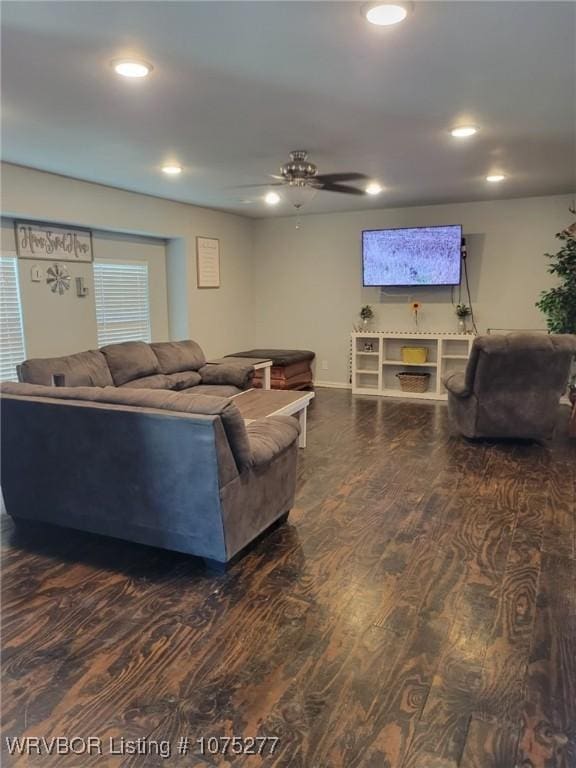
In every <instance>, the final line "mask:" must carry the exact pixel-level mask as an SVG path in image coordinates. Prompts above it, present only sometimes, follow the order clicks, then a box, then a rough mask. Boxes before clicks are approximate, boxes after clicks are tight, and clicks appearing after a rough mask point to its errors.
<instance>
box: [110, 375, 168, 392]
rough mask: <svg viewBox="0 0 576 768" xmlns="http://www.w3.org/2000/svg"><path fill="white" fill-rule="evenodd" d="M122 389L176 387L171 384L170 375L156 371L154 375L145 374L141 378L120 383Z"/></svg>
mask: <svg viewBox="0 0 576 768" xmlns="http://www.w3.org/2000/svg"><path fill="white" fill-rule="evenodd" d="M120 389H175V387H172V386H171V385H170V377H169V376H165V375H164V374H163V373H155V374H154V376H143V377H142V378H141V379H133V380H132V381H127V382H126V384H120Z"/></svg>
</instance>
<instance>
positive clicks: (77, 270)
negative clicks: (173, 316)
mask: <svg viewBox="0 0 576 768" xmlns="http://www.w3.org/2000/svg"><path fill="white" fill-rule="evenodd" d="M92 242H93V249H94V258H95V259H97V260H105V259H112V260H116V261H132V260H136V261H145V262H146V263H147V264H148V277H149V291H150V326H151V332H152V340H153V341H162V340H165V339H168V338H169V323H168V294H167V287H166V248H165V242H164V241H163V240H155V239H152V238H138V237H134V236H126V235H118V234H114V233H106V232H94V233H93V239H92ZM15 250H16V246H15V238H14V226H13V222H12V220H11V219H2V252H3V253H15ZM50 264H51V262H49V261H44V260H40V261H35V260H31V259H19V260H18V278H19V285H20V299H21V303H22V319H23V325H24V336H25V341H26V355H27V356H28V357H46V356H52V355H65V354H69V353H70V352H74V351H76V352H78V351H80V350H83V349H94V348H96V347H97V346H98V338H97V331H96V307H95V300H94V273H93V270H92V264H78V263H70V262H67V263H66V266H67V268H68V271H69V273H70V276H71V278H72V280H71V286H70V290H68V291H66V293H64V294H62V295H61V296H60V295H59V294H57V293H52V291H51V290H50V288H49V287H48V285H47V284H46V281H45V279H44V280H42V281H41V282H32V280H31V269H32V267H33V266H39V267H40V268H41V269H42V271H43V273H44V275H45V274H46V270H47V268H48V267H49V266H50ZM76 277H83V278H84V280H85V282H86V286H87V288H88V295H87V296H84V297H79V296H78V295H77V293H76V283H75V278H76Z"/></svg>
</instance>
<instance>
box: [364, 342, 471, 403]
mask: <svg viewBox="0 0 576 768" xmlns="http://www.w3.org/2000/svg"><path fill="white" fill-rule="evenodd" d="M474 338H475V337H474V335H473V334H470V333H424V332H422V333H420V332H418V331H415V332H414V333H412V332H410V331H407V332H402V331H373V332H369V331H368V332H365V331H360V332H357V333H353V334H352V392H353V393H354V394H357V395H380V396H383V397H405V398H420V399H426V400H446V399H447V398H448V395H447V393H446V389H445V387H444V386H443V384H442V379H443V378H444V377H445V376H447V375H449V374H450V373H455V372H457V371H463V370H464V369H465V367H466V363H467V361H468V358H469V356H470V350H471V349H472V343H473V341H474ZM402 347H426V348H427V350H428V360H427V362H425V363H421V364H420V363H403V362H402V353H401V349H402ZM403 371H406V372H417V371H422V373H429V374H430V383H429V387H428V391H427V392H422V393H420V392H418V393H414V392H404V391H403V390H402V389H400V381H399V379H398V378H397V376H396V374H398V373H402V372H403Z"/></svg>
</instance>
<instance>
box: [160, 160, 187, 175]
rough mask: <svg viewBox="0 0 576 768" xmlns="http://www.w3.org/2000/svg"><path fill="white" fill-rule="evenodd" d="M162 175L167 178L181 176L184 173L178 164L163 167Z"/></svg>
mask: <svg viewBox="0 0 576 768" xmlns="http://www.w3.org/2000/svg"><path fill="white" fill-rule="evenodd" d="M162 173H165V174H166V176H179V175H180V174H181V173H182V166H181V165H177V164H176V163H166V165H163V166H162Z"/></svg>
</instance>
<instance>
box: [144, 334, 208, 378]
mask: <svg viewBox="0 0 576 768" xmlns="http://www.w3.org/2000/svg"><path fill="white" fill-rule="evenodd" d="M150 346H151V347H152V349H153V350H154V354H155V355H156V357H157V358H158V362H159V364H160V370H161V371H162V373H178V372H179V371H197V370H198V369H199V368H202V366H203V365H204V363H205V362H206V358H205V357H204V352H202V348H201V347H200V345H199V344H196V342H195V341H192V340H190V339H189V340H188V341H161V342H157V343H155V344H151V345H150Z"/></svg>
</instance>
